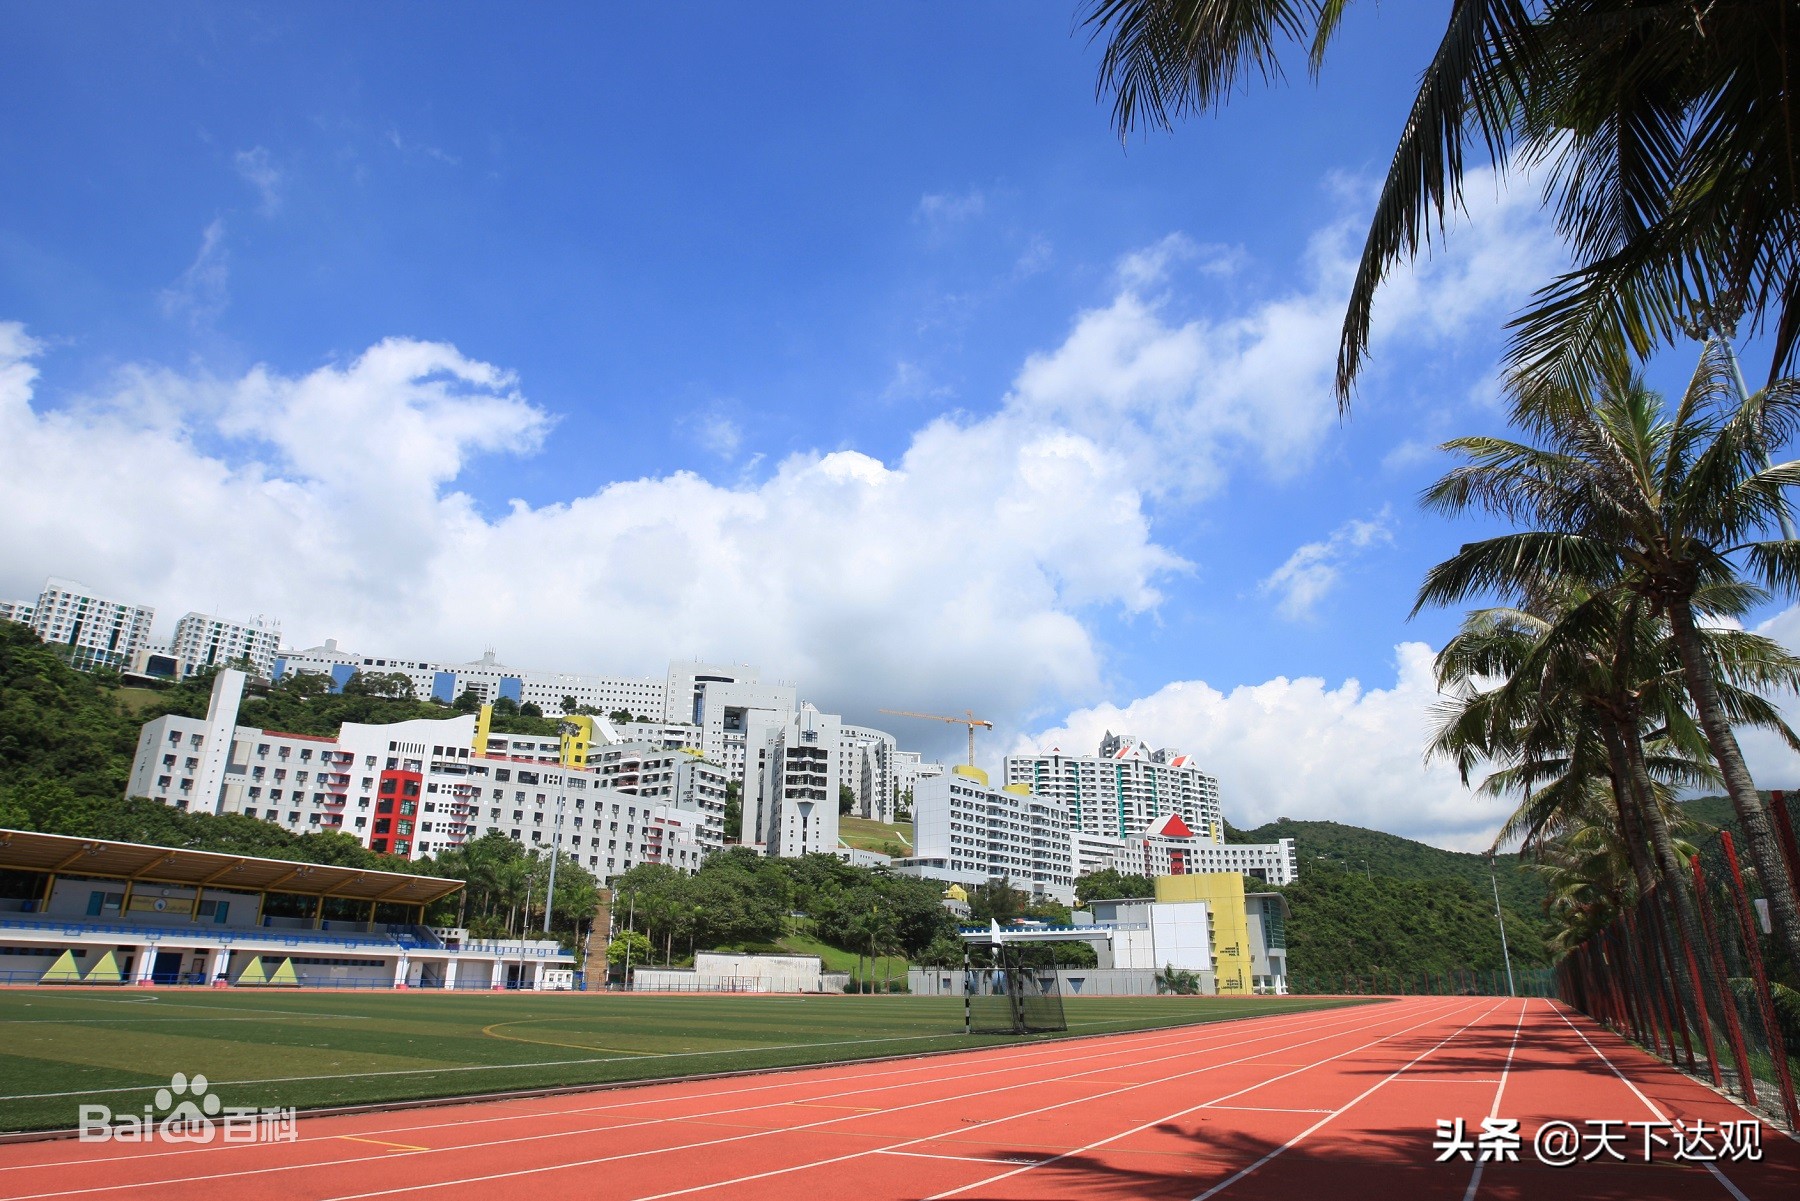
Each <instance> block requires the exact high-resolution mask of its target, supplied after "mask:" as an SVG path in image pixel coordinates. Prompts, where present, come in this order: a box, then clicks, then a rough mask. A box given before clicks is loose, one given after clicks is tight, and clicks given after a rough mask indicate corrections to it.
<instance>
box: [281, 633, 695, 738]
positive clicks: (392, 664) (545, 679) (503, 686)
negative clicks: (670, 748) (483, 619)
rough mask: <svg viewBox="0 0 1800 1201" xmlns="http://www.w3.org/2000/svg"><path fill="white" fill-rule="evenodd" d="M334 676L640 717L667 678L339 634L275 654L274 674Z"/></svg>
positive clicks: (429, 694)
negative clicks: (355, 645)
mask: <svg viewBox="0 0 1800 1201" xmlns="http://www.w3.org/2000/svg"><path fill="white" fill-rule="evenodd" d="M301 671H305V672H313V673H315V674H318V675H323V676H328V677H330V679H331V684H332V690H333V691H334V692H341V691H342V690H343V687H344V685H345V684H347V683H349V682H350V678H351V677H352V676H354V675H355V674H356V673H358V672H363V671H367V672H384V673H398V674H400V675H403V676H405V677H406V678H407V679H409V680H411V681H412V686H413V694H414V695H415V696H417V697H419V698H420V699H421V700H425V699H436V700H440V701H443V702H445V703H446V704H448V703H449V702H451V701H454V700H455V699H456V698H457V697H459V696H461V695H462V694H463V693H464V692H468V691H471V690H472V691H473V692H474V693H475V694H476V695H477V696H478V697H480V698H481V700H482V701H483V702H485V703H487V704H493V703H494V702H495V701H498V700H501V699H506V700H510V701H512V702H513V703H514V704H519V705H524V704H531V705H536V706H537V707H538V708H539V709H540V710H542V711H543V712H544V714H545V715H546V716H548V717H558V716H562V715H563V714H564V713H565V712H567V711H568V710H567V708H566V705H565V700H566V699H567V700H573V701H574V702H575V706H576V707H577V708H581V707H587V708H590V709H593V710H596V711H598V712H599V713H602V714H608V713H613V712H618V711H624V712H628V713H630V714H632V715H633V716H634V717H645V718H651V719H655V718H658V717H660V716H662V714H663V709H664V694H663V681H662V680H660V679H657V678H655V677H637V676H609V675H582V674H575V673H569V672H556V671H536V670H528V669H523V668H515V667H509V666H507V665H506V664H504V663H502V662H500V661H499V659H498V658H496V657H495V655H494V652H492V651H488V652H485V653H484V654H483V655H482V656H481V658H479V659H475V660H472V661H470V662H467V663H450V662H444V661H440V660H433V659H417V658H408V657H406V656H396V655H391V654H383V655H367V654H362V653H360V652H356V651H347V650H344V649H342V648H340V647H339V646H338V644H337V639H335V638H331V639H327V640H326V641H325V643H324V644H323V645H322V646H315V647H311V648H309V649H307V650H284V651H282V652H281V653H280V654H279V655H278V656H277V657H276V660H275V663H274V670H273V677H274V678H275V679H277V680H279V679H282V678H283V677H285V676H287V675H288V674H290V673H292V672H301Z"/></svg>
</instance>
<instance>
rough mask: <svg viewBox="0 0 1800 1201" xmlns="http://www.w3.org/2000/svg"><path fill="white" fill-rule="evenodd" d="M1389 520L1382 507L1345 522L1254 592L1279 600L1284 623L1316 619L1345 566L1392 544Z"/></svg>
mask: <svg viewBox="0 0 1800 1201" xmlns="http://www.w3.org/2000/svg"><path fill="white" fill-rule="evenodd" d="M1391 519H1392V511H1391V510H1390V509H1388V508H1387V507H1386V506H1383V508H1382V510H1381V512H1379V513H1377V514H1376V515H1375V516H1374V517H1372V518H1370V519H1369V520H1367V521H1363V520H1360V519H1356V518H1352V519H1351V520H1349V521H1346V522H1345V523H1344V524H1343V525H1340V526H1339V527H1338V528H1337V529H1335V530H1333V531H1331V533H1330V535H1329V536H1327V537H1326V538H1325V540H1324V541H1323V542H1308V543H1306V544H1305V545H1303V546H1301V547H1299V548H1298V549H1297V550H1295V551H1294V553H1293V554H1291V555H1289V556H1288V557H1287V561H1286V562H1285V563H1283V564H1282V565H1281V566H1280V567H1277V568H1276V569H1275V570H1274V571H1272V572H1270V573H1269V575H1268V576H1267V577H1265V578H1264V579H1263V581H1262V582H1261V583H1260V584H1258V585H1257V590H1258V591H1259V592H1261V593H1263V594H1264V595H1265V596H1269V595H1273V596H1276V597H1279V598H1280V599H1279V601H1278V603H1277V604H1276V606H1275V609H1276V612H1278V613H1280V614H1281V615H1282V616H1283V617H1285V618H1286V619H1287V620H1289V621H1309V620H1311V619H1312V618H1313V617H1314V616H1316V615H1317V614H1316V610H1317V608H1318V604H1319V602H1320V601H1322V600H1324V599H1325V597H1326V596H1327V595H1328V594H1329V593H1330V592H1331V590H1332V589H1333V588H1336V587H1337V583H1338V579H1339V577H1340V576H1341V575H1342V574H1343V569H1344V567H1345V565H1346V564H1348V563H1349V562H1350V561H1351V560H1352V559H1355V558H1356V557H1357V556H1359V555H1360V554H1362V552H1364V551H1366V550H1368V549H1369V548H1370V547H1372V546H1385V545H1392V544H1393V541H1394V533H1393V530H1392V528H1391V527H1390V525H1389V522H1390V521H1391Z"/></svg>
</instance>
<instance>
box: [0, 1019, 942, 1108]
mask: <svg viewBox="0 0 1800 1201" xmlns="http://www.w3.org/2000/svg"><path fill="white" fill-rule="evenodd" d="M952 1037H956V1036H954V1035H950V1034H901V1035H894V1036H891V1037H887V1038H847V1039H840V1040H838V1041H836V1042H825V1043H782V1044H779V1045H776V1046H772V1047H731V1048H727V1049H721V1050H712V1051H656V1052H653V1053H650V1054H636V1053H633V1054H630V1055H593V1056H588V1057H587V1058H584V1059H548V1060H537V1061H533V1062H530V1063H476V1064H464V1065H460V1066H457V1067H444V1068H389V1069H384V1070H382V1071H379V1072H333V1073H331V1074H329V1075H321V1076H263V1077H258V1078H255V1079H249V1080H218V1081H214V1083H216V1084H219V1085H239V1084H305V1083H307V1082H309V1081H313V1080H361V1079H363V1078H364V1077H368V1076H445V1075H449V1074H450V1073H452V1072H504V1071H509V1070H514V1069H517V1070H524V1069H527V1068H560V1067H575V1066H578V1065H580V1064H585V1063H621V1062H630V1063H649V1062H650V1061H651V1060H653V1059H693V1058H695V1057H696V1056H701V1055H744V1054H748V1053H750V1052H753V1051H801V1050H805V1049H807V1048H809V1047H855V1046H863V1045H872V1044H874V1043H909V1042H919V1041H921V1040H923V1039H928V1038H952ZM344 1054H346V1055H351V1054H355V1052H351V1051H346V1052H344ZM208 1079H209V1080H210V1079H211V1077H208ZM576 1083H579V1081H577V1082H576ZM167 1087H168V1085H167V1084H127V1085H120V1086H118V1087H116V1088H77V1089H70V1090H69V1091H67V1092H60V1093H14V1094H12V1095H10V1096H0V1101H46V1100H55V1099H56V1098H58V1097H93V1096H104V1095H106V1094H108V1093H143V1092H153V1091H155V1090H156V1089H159V1088H167Z"/></svg>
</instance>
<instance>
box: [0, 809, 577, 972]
mask: <svg viewBox="0 0 1800 1201" xmlns="http://www.w3.org/2000/svg"><path fill="white" fill-rule="evenodd" d="M0 872H5V873H6V874H7V875H9V876H11V877H12V878H14V879H18V878H20V877H25V878H28V879H31V880H32V881H33V887H32V889H31V895H29V896H19V895H16V893H17V890H16V889H15V890H13V892H12V893H9V895H8V896H7V897H6V898H4V899H0V983H8V984H37V983H45V984H74V983H83V984H119V985H133V984H136V985H152V984H155V985H181V984H188V985H218V984H230V985H236V986H239V987H245V988H249V987H273V988H280V987H308V986H312V987H328V988H346V987H362V988H368V987H377V988H450V989H459V988H460V989H506V988H512V989H517V988H532V987H534V986H536V984H537V983H538V982H539V980H540V979H541V978H542V975H543V973H544V972H545V971H546V970H555V969H565V970H566V969H567V968H568V967H570V966H571V965H572V964H573V962H574V957H573V956H572V955H570V954H568V953H567V952H565V951H563V950H562V948H561V947H560V946H558V945H557V944H556V943H555V942H553V941H549V940H544V941H534V940H511V939H507V940H483V939H471V938H469V937H468V935H467V932H466V931H464V930H460V929H453V928H445V927H430V926H427V925H426V924H425V919H426V916H427V910H428V909H429V908H430V907H431V906H433V905H434V904H437V903H438V902H441V901H443V900H444V899H445V898H447V897H450V896H453V895H454V894H455V893H456V891H457V890H459V889H461V888H462V882H461V881H460V880H443V879H439V878H436V877H433V876H414V875H407V874H403V873H398V872H382V871H371V870H368V869H365V868H351V867H331V866H326V865H322V864H297V863H294V862H291V861H289V860H285V859H259V858H254V857H251V856H245V855H227V854H218V853H215V852H210V851H191V850H184V849H178V848H171V847H157V846H146V845H143V844H139V843H128V842H113V841H109V840H105V839H92V838H69V837H64V836H62V835H57V834H38V833H29V832H26V831H20V830H0Z"/></svg>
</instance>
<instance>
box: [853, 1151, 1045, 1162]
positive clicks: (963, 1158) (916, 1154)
mask: <svg viewBox="0 0 1800 1201" xmlns="http://www.w3.org/2000/svg"><path fill="white" fill-rule="evenodd" d="M869 1154H871V1155H904V1156H905V1157H906V1158H908V1159H950V1160H954V1161H956V1162H957V1163H989V1164H993V1163H1023V1164H1034V1163H1041V1162H1042V1161H1041V1160H1036V1159H989V1158H988V1157H987V1156H984V1155H933V1154H932V1153H931V1152H929V1151H871V1152H870V1153H869Z"/></svg>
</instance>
